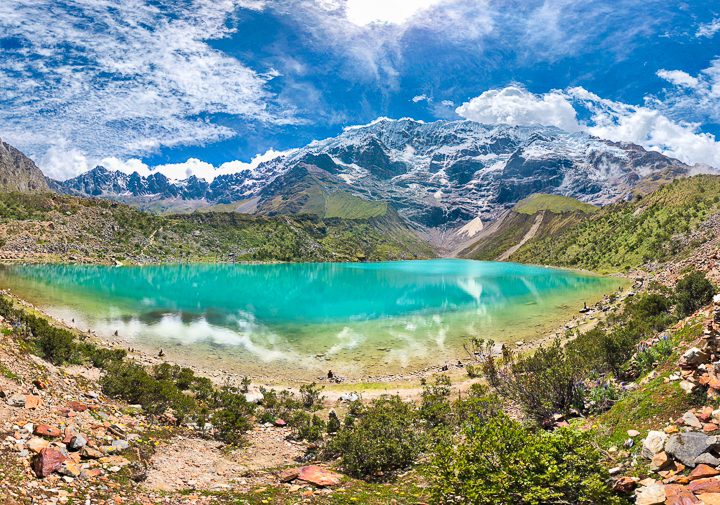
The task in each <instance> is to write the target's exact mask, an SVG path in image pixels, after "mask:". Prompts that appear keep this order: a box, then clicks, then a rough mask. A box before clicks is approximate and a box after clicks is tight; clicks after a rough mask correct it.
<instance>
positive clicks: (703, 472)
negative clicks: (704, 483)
mask: <svg viewBox="0 0 720 505" xmlns="http://www.w3.org/2000/svg"><path fill="white" fill-rule="evenodd" d="M716 475H720V471H718V470H716V469H715V468H713V467H711V466H710V465H705V464H701V465H698V466H696V467H695V468H694V469H693V471H692V472H690V475H689V476H688V477H689V479H690V480H697V479H705V478H708V477H715V476H716Z"/></svg>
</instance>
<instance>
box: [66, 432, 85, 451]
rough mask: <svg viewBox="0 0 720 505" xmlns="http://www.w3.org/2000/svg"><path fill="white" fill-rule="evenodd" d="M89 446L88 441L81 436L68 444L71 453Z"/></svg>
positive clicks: (78, 435)
mask: <svg viewBox="0 0 720 505" xmlns="http://www.w3.org/2000/svg"><path fill="white" fill-rule="evenodd" d="M86 444H87V440H86V439H85V437H83V436H82V435H81V434H79V433H78V434H77V435H75V436H74V437H73V438H72V439H71V440H70V442H69V443H68V444H67V447H68V449H70V450H71V451H79V450H80V449H82V448H83V447H85V445H86Z"/></svg>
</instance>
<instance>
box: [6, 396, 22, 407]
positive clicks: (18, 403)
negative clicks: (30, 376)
mask: <svg viewBox="0 0 720 505" xmlns="http://www.w3.org/2000/svg"><path fill="white" fill-rule="evenodd" d="M5 402H6V403H7V404H8V405H10V406H11V407H24V406H25V395H12V396H10V397H8V398H7V400H5Z"/></svg>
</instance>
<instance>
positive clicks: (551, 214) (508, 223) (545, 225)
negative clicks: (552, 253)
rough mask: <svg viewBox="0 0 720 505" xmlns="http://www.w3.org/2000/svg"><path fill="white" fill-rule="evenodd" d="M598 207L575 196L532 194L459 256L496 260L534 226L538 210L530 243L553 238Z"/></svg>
mask: <svg viewBox="0 0 720 505" xmlns="http://www.w3.org/2000/svg"><path fill="white" fill-rule="evenodd" d="M597 210H598V209H597V207H594V206H592V205H589V204H586V203H583V202H580V201H578V200H575V199H574V198H568V197H564V196H558V195H546V194H541V193H538V194H535V195H531V196H529V197H528V198H525V199H524V200H521V201H520V202H518V203H517V204H516V205H515V207H514V208H513V210H512V211H511V212H510V213H509V214H508V215H507V216H506V217H505V218H504V220H503V221H502V223H500V225H499V226H498V227H497V229H496V230H494V231H493V232H492V233H489V234H487V235H485V236H483V237H482V238H480V239H479V240H478V241H477V242H475V243H474V244H472V245H471V246H469V247H468V248H466V249H465V250H463V251H462V252H461V253H460V256H461V257H465V258H472V259H478V260H494V259H497V258H498V257H499V256H500V255H502V254H503V253H504V252H505V251H507V250H508V249H510V248H511V247H513V246H514V245H516V244H518V243H520V241H521V240H522V239H523V237H525V235H526V234H527V233H528V232H529V231H530V229H531V228H532V227H533V224H534V223H535V220H536V219H537V218H538V213H539V212H544V213H543V215H542V221H541V223H540V226H539V228H538V230H537V232H536V235H535V237H534V238H533V239H532V241H531V242H530V243H532V242H534V241H536V240H541V239H544V238H550V237H554V236H556V235H557V234H559V233H560V232H561V231H562V230H564V229H565V228H567V227H569V226H573V225H575V224H576V223H577V222H578V221H579V220H581V219H584V218H585V217H586V216H588V215H590V214H591V213H593V212H596V211H597Z"/></svg>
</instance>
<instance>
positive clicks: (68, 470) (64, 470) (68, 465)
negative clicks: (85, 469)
mask: <svg viewBox="0 0 720 505" xmlns="http://www.w3.org/2000/svg"><path fill="white" fill-rule="evenodd" d="M58 473H59V474H60V475H67V476H68V477H80V474H81V473H82V469H81V468H80V465H78V464H77V463H75V462H74V461H70V460H67V461H65V462H64V463H63V464H62V466H61V467H60V469H59V470H58Z"/></svg>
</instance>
